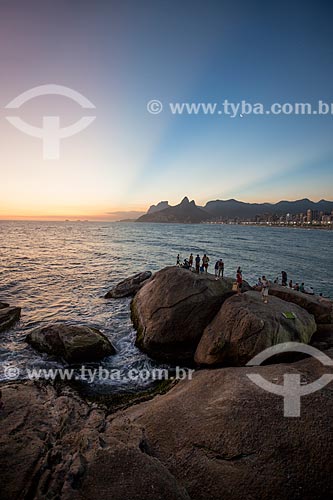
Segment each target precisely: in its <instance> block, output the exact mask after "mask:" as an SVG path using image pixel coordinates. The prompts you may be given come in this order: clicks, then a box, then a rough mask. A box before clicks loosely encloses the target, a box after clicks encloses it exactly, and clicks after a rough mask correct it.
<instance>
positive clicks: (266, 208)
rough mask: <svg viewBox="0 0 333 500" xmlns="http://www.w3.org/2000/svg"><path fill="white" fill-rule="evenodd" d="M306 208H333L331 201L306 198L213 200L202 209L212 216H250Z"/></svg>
mask: <svg viewBox="0 0 333 500" xmlns="http://www.w3.org/2000/svg"><path fill="white" fill-rule="evenodd" d="M308 209H311V210H313V211H314V210H318V211H319V212H320V211H323V212H329V213H330V212H331V211H332V210H333V202H332V201H326V200H320V201H319V202H313V201H311V200H309V199H307V198H304V199H302V200H296V201H279V202H278V203H275V204H274V203H244V202H242V201H237V200H233V199H231V200H224V201H223V200H215V201H208V202H207V203H206V205H205V207H204V210H205V211H207V212H208V213H210V214H211V216H212V217H213V218H214V217H216V218H219V217H223V218H231V219H232V218H235V217H239V218H251V217H255V216H256V215H263V214H267V213H270V214H276V215H285V214H287V213H289V214H291V215H293V214H299V213H303V214H306V211H307V210H308Z"/></svg>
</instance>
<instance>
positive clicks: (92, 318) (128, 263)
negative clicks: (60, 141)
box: [0, 221, 333, 392]
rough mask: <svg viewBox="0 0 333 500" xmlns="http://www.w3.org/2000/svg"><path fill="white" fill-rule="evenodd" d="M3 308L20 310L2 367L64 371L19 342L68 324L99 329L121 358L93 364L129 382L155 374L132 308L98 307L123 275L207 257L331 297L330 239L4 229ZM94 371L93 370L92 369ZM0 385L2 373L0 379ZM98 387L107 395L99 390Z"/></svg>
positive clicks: (237, 229) (0, 349)
mask: <svg viewBox="0 0 333 500" xmlns="http://www.w3.org/2000/svg"><path fill="white" fill-rule="evenodd" d="M0 238H1V247H0V248H1V249H0V265H1V268H0V301H2V302H9V303H10V304H11V305H18V306H21V307H22V317H21V320H20V322H19V323H17V324H16V325H15V326H14V327H13V328H11V329H10V330H8V331H6V332H2V333H1V345H0V363H1V366H2V367H4V366H8V365H14V366H16V367H18V368H19V370H20V373H21V375H20V376H21V377H22V378H24V377H25V376H26V370H27V368H30V369H31V368H33V367H35V368H36V367H37V368H40V367H43V368H45V367H47V368H57V367H58V368H59V367H62V366H63V365H62V363H61V362H60V361H59V360H56V359H55V358H52V357H50V356H48V355H46V354H40V353H37V352H36V351H35V350H34V349H32V348H31V347H30V346H28V345H27V344H26V342H25V340H24V339H25V335H26V334H27V333H28V332H30V331H31V330H33V329H34V328H36V327H38V326H42V325H46V324H48V323H57V322H67V323H71V324H78V325H83V324H84V325H88V326H92V327H95V328H98V329H100V330H101V331H102V332H103V333H105V334H106V335H107V336H108V338H109V339H110V340H111V341H112V343H113V345H114V346H115V348H116V350H117V354H116V355H114V356H110V357H108V358H105V359H104V360H103V361H102V363H99V364H98V366H99V365H102V366H104V367H105V368H107V369H117V370H119V371H120V372H121V373H124V374H125V373H127V372H128V370H129V369H130V368H136V369H142V368H147V369H151V368H153V367H156V366H158V364H157V363H155V362H154V361H152V360H150V359H149V358H148V357H147V356H146V355H145V354H143V353H141V352H140V351H139V350H138V349H137V348H136V347H135V346H134V341H135V331H134V329H133V327H132V324H131V321H130V313H129V306H130V299H128V298H125V299H118V300H114V299H109V300H105V299H104V298H103V296H104V294H105V293H106V292H107V291H108V290H109V289H110V288H111V287H112V286H114V285H115V284H116V283H117V282H119V281H120V280H122V279H124V278H126V277H128V276H129V275H131V274H133V273H136V272H139V271H144V270H151V271H157V270H159V269H161V268H163V267H165V266H168V265H174V264H175V263H176V257H177V254H178V253H179V254H180V256H181V258H182V259H184V258H185V257H188V256H189V254H190V252H192V253H193V254H194V256H195V255H196V254H197V253H199V254H200V256H202V255H203V253H207V255H208V256H209V258H210V268H209V270H210V271H211V272H214V270H213V268H214V263H215V261H216V260H217V259H218V258H221V257H222V258H223V260H224V262H225V275H226V276H232V277H234V276H235V272H236V269H237V267H238V266H239V265H240V266H241V268H242V270H243V278H244V279H245V280H247V281H248V282H249V283H250V284H254V283H255V282H256V281H257V279H258V276H262V275H263V274H265V275H266V277H269V278H270V279H272V280H274V279H275V278H276V276H278V275H280V273H281V271H282V270H285V271H286V272H287V273H288V279H292V280H293V281H294V282H298V283H301V282H304V283H305V285H306V286H312V287H313V288H314V290H315V292H316V293H317V294H319V293H323V295H325V296H329V297H333V261H332V247H333V231H324V230H307V229H293V228H273V227H258V226H253V227H252V226H251V227H248V226H237V225H209V224H197V225H186V224H139V223H111V222H30V221H24V222H20V221H13V222H12V221H1V222H0ZM91 365H92V366H95V365H94V364H91ZM3 377H4V374H3V370H1V368H0V380H2V379H3ZM125 378H126V377H124V379H122V378H121V379H120V380H112V381H110V380H107V381H105V380H103V381H98V382H96V383H97V384H101V390H104V389H106V390H110V391H117V392H119V391H120V392H123V391H126V392H128V391H137V390H140V389H143V388H145V387H147V386H149V385H150V384H151V381H142V380H136V381H135V380H131V381H129V380H125ZM102 386H103V387H102Z"/></svg>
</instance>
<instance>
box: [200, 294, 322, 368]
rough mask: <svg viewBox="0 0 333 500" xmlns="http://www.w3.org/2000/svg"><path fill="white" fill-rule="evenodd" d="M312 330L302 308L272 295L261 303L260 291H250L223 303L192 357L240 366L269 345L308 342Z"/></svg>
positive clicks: (312, 322)
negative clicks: (265, 301) (291, 316)
mask: <svg viewBox="0 0 333 500" xmlns="http://www.w3.org/2000/svg"><path fill="white" fill-rule="evenodd" d="M284 313H293V315H294V318H293V319H288V318H286V317H285V316H284ZM316 329H317V326H316V322H315V320H314V317H313V316H312V315H311V314H309V313H308V312H307V311H306V310H305V309H302V308H301V307H299V306H297V305H296V304H294V303H287V302H285V301H284V300H281V299H278V298H276V297H269V303H268V304H264V303H263V301H262V297H261V294H260V293H258V292H255V291H250V292H246V293H243V294H242V295H241V296H238V295H236V296H234V297H231V298H230V299H228V300H226V301H225V302H224V304H223V306H222V307H221V309H220V311H219V312H218V313H217V315H216V316H215V318H214V319H213V321H212V322H211V323H210V324H209V325H208V326H207V327H206V328H205V331H204V333H203V335H202V337H201V340H200V342H199V345H198V347H197V350H196V353H195V358H194V359H195V361H196V362H197V363H199V364H206V365H213V364H221V363H223V364H228V365H232V366H242V365H245V364H246V363H247V362H248V361H249V360H250V359H252V358H253V357H254V356H255V355H256V354H259V353H260V352H261V351H263V350H264V349H267V347H271V346H272V345H275V344H280V343H283V342H302V343H304V344H308V343H309V342H310V340H311V337H312V335H313V333H314V332H315V331H316Z"/></svg>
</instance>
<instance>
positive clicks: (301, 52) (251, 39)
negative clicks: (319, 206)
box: [0, 0, 333, 217]
mask: <svg viewBox="0 0 333 500" xmlns="http://www.w3.org/2000/svg"><path fill="white" fill-rule="evenodd" d="M0 11H1V16H0V33H1V35H0V37H1V40H0V41H1V44H0V60H1V67H2V70H3V71H2V90H1V102H2V106H1V112H0V133H1V136H2V137H3V138H5V141H4V142H3V146H2V150H1V153H0V169H1V174H2V178H3V179H4V182H3V183H2V184H1V187H0V195H1V196H0V200H1V201H0V217H1V216H7V215H15V216H19V215H25V216H29V215H31V216H37V215H38V214H39V215H46V216H47V215H50V216H56V215H61V216H62V215H64V214H68V215H72V214H73V215H81V214H82V215H83V214H85V215H87V216H90V215H91V216H94V217H98V216H99V215H100V216H104V215H105V214H106V213H107V212H110V211H112V210H118V209H120V210H127V209H128V210H133V209H138V210H141V209H145V208H147V206H149V205H150V204H152V203H156V202H158V201H159V200H160V199H167V200H169V201H170V202H171V203H177V202H178V201H179V199H180V198H182V197H183V196H184V195H188V196H189V197H190V198H194V199H196V201H197V202H198V203H204V202H205V201H207V200H208V199H213V198H214V199H215V198H221V199H226V198H237V199H241V200H244V201H278V200H280V199H296V198H303V197H309V198H313V199H320V198H330V199H332V198H333V193H332V181H333V175H332V171H333V169H332V159H333V147H332V131H333V116H332V115H327V116H318V115H317V116H295V115H290V116H271V115H270V116H267V115H264V116H254V115H248V116H244V117H243V118H241V117H236V118H234V119H232V118H230V117H226V116H220V115H214V116H204V115H196V116H193V115H192V116H185V115H182V116H175V115H172V114H171V113H170V112H169V111H168V103H169V102H181V101H185V102H217V103H220V102H223V101H224V100H225V99H228V100H229V101H232V102H238V101H242V100H246V101H248V102H251V103H255V102H261V103H263V104H264V105H265V106H267V107H268V106H270V105H271V104H272V103H274V102H281V103H284V102H291V103H293V102H309V103H311V104H313V105H315V104H316V103H317V101H318V100H323V101H325V102H328V103H331V102H333V94H332V92H333V91H332V88H333V87H332V76H333V65H332V63H333V35H332V29H331V26H332V17H333V16H332V14H333V6H332V2H330V1H328V0H327V1H298V0H296V1H294V2H286V1H280V2H274V3H273V2H267V1H256V2H247V1H239V0H238V1H237V0H236V1H227V2H226V1H223V0H221V1H209V0H208V1H205V2H202V1H196V0H191V1H188V0H186V1H184V0H178V1H175V0H168V1H162V0H160V1H158V0H154V1H153V0H149V1H148V0H139V1H138V0H136V1H135V0H131V1H129V0H125V1H123V0H122V1H121V0H118V1H114V0H110V1H101V0H96V1H94V2H91V1H85V0H80V1H79V0H67V1H64V0H58V1H43V2H42V1H34V0H30V1H29V2H26V3H24V2H19V1H17V0H11V1H7V0H4V1H2V2H1V6H0ZM46 83H55V84H60V85H65V86H68V87H70V88H73V89H75V90H77V91H79V92H81V93H82V94H83V95H85V96H86V97H87V98H88V99H90V100H91V101H92V102H93V103H94V104H95V106H96V120H95V122H94V123H93V125H91V126H90V127H89V128H87V129H86V130H85V131H84V132H82V133H80V134H78V135H76V136H75V137H72V138H70V139H66V141H63V144H62V149H61V156H60V158H59V160H58V161H56V162H50V161H47V160H44V159H43V158H42V156H41V149H42V147H41V144H40V141H38V140H37V139H32V138H31V137H28V136H25V135H24V134H22V133H21V132H18V131H17V130H15V129H14V128H13V127H11V126H10V125H9V124H8V122H6V120H5V119H4V117H5V116H6V113H5V111H4V110H3V107H4V106H5V105H6V104H7V103H8V102H9V101H10V100H11V99H13V98H14V97H16V96H17V95H18V94H20V93H21V92H23V91H25V90H28V89H29V88H32V87H35V86H37V85H41V84H46ZM151 99H159V100H160V101H161V102H162V103H163V105H164V110H163V111H162V113H160V114H158V115H151V114H149V113H148V112H147V109H146V104H147V102H148V101H149V100H151ZM55 110H56V111H57V112H59V114H61V117H62V118H61V119H62V120H63V122H64V123H66V124H67V123H71V122H73V120H74V121H75V119H78V118H79V117H80V114H79V111H80V110H78V109H76V108H75V106H73V104H72V103H70V102H67V100H66V99H62V100H60V99H59V97H57V98H52V96H50V98H49V99H45V98H43V99H42V98H40V99H39V100H38V99H36V100H35V101H34V102H32V103H31V104H30V106H29V105H27V106H26V108H25V109H23V108H22V116H24V117H25V119H26V121H30V122H32V123H33V122H35V123H40V120H41V116H43V115H45V114H54V112H55ZM81 114H82V113H81Z"/></svg>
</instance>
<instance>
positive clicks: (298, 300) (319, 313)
mask: <svg viewBox="0 0 333 500" xmlns="http://www.w3.org/2000/svg"><path fill="white" fill-rule="evenodd" d="M269 294H270V295H273V296H275V297H278V298H279V299H282V300H285V301H287V302H292V303H293V304H297V305H298V306H300V307H302V308H303V309H305V310H306V311H308V312H309V313H310V314H313V316H314V317H315V320H316V323H318V324H322V323H324V324H325V323H332V318H333V314H332V302H331V301H328V300H327V299H323V298H321V297H316V296H315V295H308V294H306V293H302V292H296V290H293V289H291V288H288V287H286V286H279V285H272V286H270V288H269Z"/></svg>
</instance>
